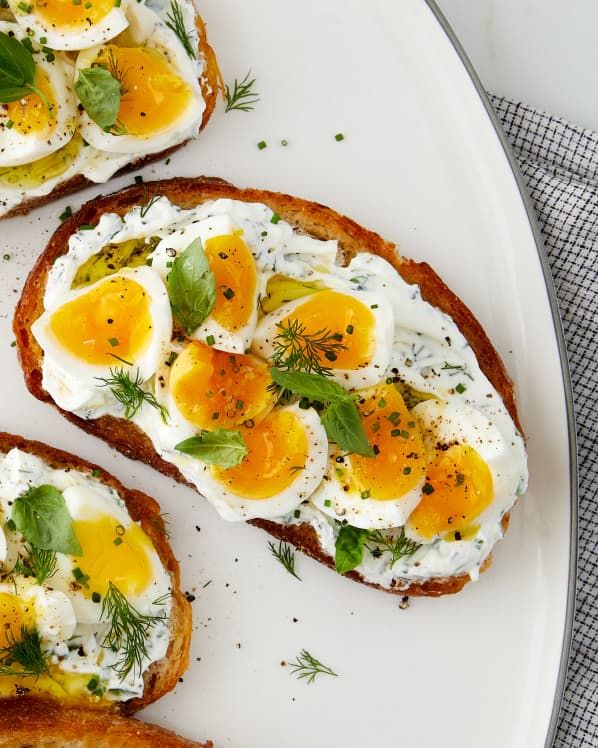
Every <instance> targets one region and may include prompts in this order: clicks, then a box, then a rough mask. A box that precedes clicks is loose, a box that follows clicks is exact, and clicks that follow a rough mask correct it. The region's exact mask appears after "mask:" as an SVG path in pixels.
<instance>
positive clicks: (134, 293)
mask: <svg viewBox="0 0 598 748" xmlns="http://www.w3.org/2000/svg"><path fill="white" fill-rule="evenodd" d="M50 329H51V330H52V333H53V335H54V336H55V338H56V339H57V341H58V342H59V343H60V344H61V346H62V347H63V348H65V349H66V350H67V351H68V352H69V353H70V354H71V355H73V356H75V357H76V358H78V359H81V360H82V361H85V362H86V363H89V364H113V363H114V361H115V359H114V355H111V354H115V355H117V356H119V357H120V358H122V359H125V360H126V361H134V360H135V359H136V358H137V357H138V355H139V354H140V353H142V352H143V350H144V349H145V348H146V347H147V345H148V343H149V340H150V337H151V332H152V317H151V314H150V298H149V295H148V293H147V292H146V290H145V289H144V288H143V286H141V285H140V284H139V283H137V282H136V281H134V280H132V279H131V278H126V277H123V276H111V277H110V278H108V279H106V280H105V281H103V282H101V283H98V284H97V285H96V286H94V287H93V288H92V289H91V290H90V291H88V292H87V293H84V294H81V295H80V296H78V297H77V298H75V299H73V300H72V301H68V302H67V303H66V304H63V306H61V307H60V308H59V309H57V310H56V311H55V312H54V314H53V315H52V317H51V319H50Z"/></svg>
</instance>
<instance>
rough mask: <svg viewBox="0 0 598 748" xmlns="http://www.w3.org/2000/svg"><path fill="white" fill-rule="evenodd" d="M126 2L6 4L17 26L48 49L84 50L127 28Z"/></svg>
mask: <svg viewBox="0 0 598 748" xmlns="http://www.w3.org/2000/svg"><path fill="white" fill-rule="evenodd" d="M128 1H129V0H88V1H86V0H80V2H75V0H41V1H40V0H36V2H31V3H23V2H19V0H8V4H9V6H10V9H11V10H12V12H13V13H14V15H15V19H16V21H17V23H18V24H19V25H20V26H21V27H22V28H24V29H26V30H28V31H29V30H31V31H32V32H33V34H34V36H35V37H37V41H38V42H40V43H42V44H44V45H47V46H48V47H50V48H51V49H59V50H76V49H85V48H86V47H90V46H91V45H92V44H101V43H102V42H106V41H108V39H112V38H113V37H115V36H116V35H117V34H120V33H121V31H123V30H124V29H126V28H127V26H128V24H129V22H128V20H127V17H126V10H127V5H128Z"/></svg>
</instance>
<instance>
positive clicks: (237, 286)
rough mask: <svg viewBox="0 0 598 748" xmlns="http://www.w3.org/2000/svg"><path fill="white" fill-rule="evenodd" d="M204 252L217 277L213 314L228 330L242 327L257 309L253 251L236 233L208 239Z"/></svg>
mask: <svg viewBox="0 0 598 748" xmlns="http://www.w3.org/2000/svg"><path fill="white" fill-rule="evenodd" d="M205 253H206V256H207V258H208V262H209V263H210V269H211V270H212V272H213V273H214V275H215V277H216V306H215V307H214V311H213V312H212V317H214V319H215V320H216V321H217V322H218V323H219V324H221V325H222V327H224V328H225V329H227V330H232V331H235V330H239V329H240V328H241V327H243V325H245V324H247V322H248V321H249V320H250V318H251V315H252V314H253V312H254V309H255V288H256V284H257V272H256V269H255V260H254V259H253V255H252V254H251V252H250V251H249V247H248V246H247V244H245V242H244V241H243V239H241V237H240V236H238V235H237V234H229V235H226V236H215V237H214V238H213V239H208V240H207V241H206V244H205Z"/></svg>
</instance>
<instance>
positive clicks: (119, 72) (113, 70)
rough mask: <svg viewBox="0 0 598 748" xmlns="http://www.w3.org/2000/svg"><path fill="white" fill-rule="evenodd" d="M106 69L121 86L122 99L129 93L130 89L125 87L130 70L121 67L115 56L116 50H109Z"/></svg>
mask: <svg viewBox="0 0 598 748" xmlns="http://www.w3.org/2000/svg"><path fill="white" fill-rule="evenodd" d="M102 67H103V66H102ZM105 67H106V69H107V70H108V72H109V73H110V75H111V76H112V77H113V78H114V80H116V81H118V83H119V85H120V95H121V98H122V97H123V96H124V95H125V94H126V93H128V91H129V89H128V88H127V86H126V85H125V80H126V77H127V74H128V72H129V68H122V67H120V66H119V64H118V60H117V59H116V57H115V56H114V50H113V49H112V48H109V49H108V61H107V62H106V65H105Z"/></svg>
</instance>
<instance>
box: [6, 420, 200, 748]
mask: <svg viewBox="0 0 598 748" xmlns="http://www.w3.org/2000/svg"><path fill="white" fill-rule="evenodd" d="M15 447H16V448H17V449H20V450H22V451H23V452H27V453H29V454H32V455H36V456H37V457H39V458H40V459H42V460H43V461H44V462H45V463H46V464H47V465H49V466H50V467H52V468H55V469H65V468H70V469H72V470H78V471H79V472H82V473H86V474H91V473H93V476H94V480H98V481H99V482H101V483H103V484H104V485H105V486H109V487H110V488H113V489H114V490H115V491H116V492H117V493H118V495H119V496H120V497H121V499H123V501H124V502H125V504H126V505H127V509H128V511H129V514H130V515H131V517H132V519H134V520H135V521H136V522H139V524H140V525H141V527H142V528H143V530H144V532H145V533H146V535H147V536H148V537H149V538H150V540H151V541H152V543H153V545H154V547H155V549H156V551H157V553H158V555H159V557H160V560H161V562H162V564H163V565H164V568H165V569H167V571H168V572H169V573H170V575H171V579H172V590H173V592H172V613H171V616H170V642H169V645H168V650H167V652H166V655H165V657H164V658H163V659H162V660H159V661H158V662H154V663H152V665H150V667H149V668H148V669H147V671H146V672H145V674H144V691H143V696H141V697H140V698H134V699H130V700H129V701H126V702H124V701H122V702H113V701H101V700H100V701H99V702H98V703H97V704H94V707H97V708H100V709H102V710H103V711H105V710H106V709H108V710H110V711H119V712H123V713H127V714H130V713H133V712H136V711H137V710H138V709H143V707H145V706H147V705H148V704H151V703H152V702H153V701H156V699H159V698H160V697H161V696H163V695H164V694H165V693H167V692H168V691H171V690H172V689H173V688H174V687H175V686H176V684H177V682H178V680H179V678H180V677H181V675H182V674H183V673H184V672H185V670H186V669H187V665H188V656H189V644H190V641H191V628H192V620H191V606H190V604H189V602H188V601H187V599H186V598H185V595H184V594H183V593H182V591H181V589H180V579H179V565H178V562H177V560H176V558H175V556H174V553H173V552H172V548H171V547H170V545H169V543H168V539H167V533H166V528H165V526H164V520H163V518H162V516H161V514H160V507H159V505H158V502H157V501H155V500H154V499H152V498H151V497H150V496H148V495H147V494H144V493H142V492H141V491H137V490H136V489H131V488H126V487H125V486H123V484H122V483H121V482H120V481H118V480H117V479H116V478H115V477H114V476H112V475H111V474H110V473H108V472H106V471H105V470H104V469H103V468H101V467H99V466H98V465H94V464H92V463H90V462H87V461H86V460H83V459H82V458H80V457H77V456H75V455H72V454H69V453H68V452H63V451H62V450H60V449H55V448H54V447H50V446H48V445H47V444H44V443H43V442H38V441H33V440H31V439H25V438H24V437H22V436H15V435H13V434H7V433H4V432H0V454H6V453H7V452H9V451H10V450H11V449H13V448H15ZM31 698H34V697H31V696H15V699H16V700H22V699H25V700H27V701H29V700H30V699H31ZM44 700H45V699H44ZM48 700H49V699H48ZM0 734H1V732H0ZM0 745H1V743H0Z"/></svg>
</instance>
